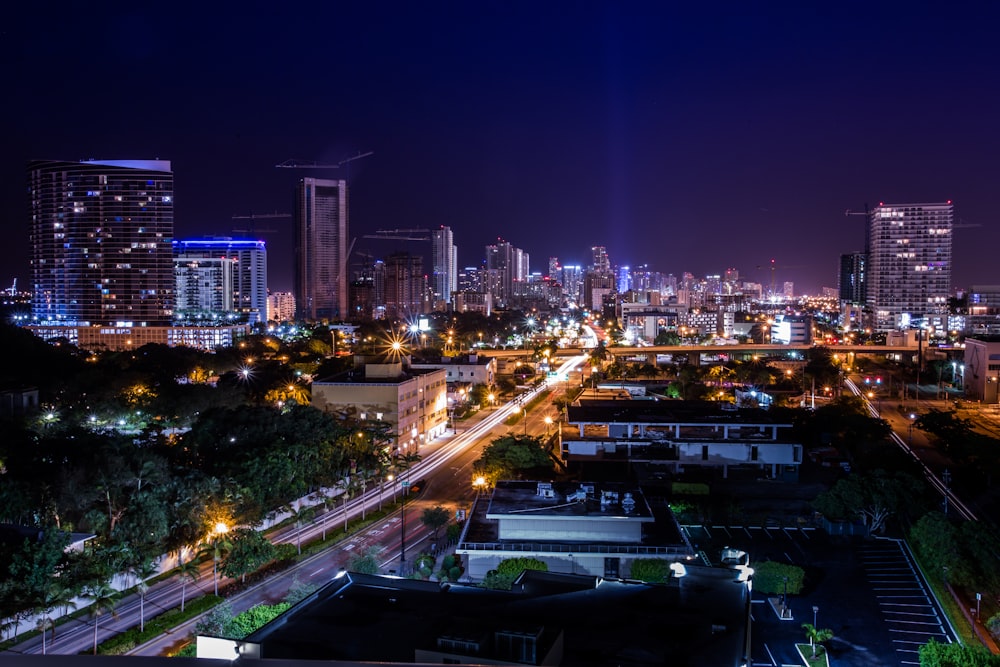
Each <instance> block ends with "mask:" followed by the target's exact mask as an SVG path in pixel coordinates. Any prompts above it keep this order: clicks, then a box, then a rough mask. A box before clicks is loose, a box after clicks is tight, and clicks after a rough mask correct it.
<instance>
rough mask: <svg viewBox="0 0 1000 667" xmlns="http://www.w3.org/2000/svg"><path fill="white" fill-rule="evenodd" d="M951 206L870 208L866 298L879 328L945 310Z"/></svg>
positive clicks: (917, 321)
mask: <svg viewBox="0 0 1000 667" xmlns="http://www.w3.org/2000/svg"><path fill="white" fill-rule="evenodd" d="M953 216H954V207H953V205H952V203H951V202H950V201H948V202H943V203H931V204H879V205H878V206H876V207H874V208H873V209H872V210H871V211H870V212H869V228H870V229H869V238H870V242H869V243H870V247H869V255H868V274H867V281H868V285H867V302H868V307H869V309H870V311H871V314H872V317H873V319H874V321H873V325H874V328H875V329H876V330H878V331H891V330H894V329H907V328H911V327H919V326H922V324H923V323H924V321H926V320H927V318H928V317H931V316H934V315H939V314H942V313H946V312H947V306H948V297H949V296H950V294H951V252H952V224H953Z"/></svg>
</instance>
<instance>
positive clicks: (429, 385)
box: [311, 360, 448, 454]
mask: <svg viewBox="0 0 1000 667" xmlns="http://www.w3.org/2000/svg"><path fill="white" fill-rule="evenodd" d="M311 404H312V406H313V407H315V408H318V409H320V410H323V411H324V412H334V413H338V414H341V415H343V416H351V417H354V418H357V419H362V420H364V419H370V420H376V421H382V422H387V423H388V424H389V425H390V431H389V432H390V433H391V434H392V435H393V436H394V437H395V438H396V442H395V443H394V444H395V447H396V449H397V450H398V452H399V453H400V454H405V453H415V452H417V451H419V449H420V446H421V445H422V444H423V443H425V442H428V441H430V440H433V439H435V438H437V437H440V436H441V435H444V433H445V429H446V428H447V423H448V396H447V382H446V373H445V371H444V370H443V369H426V370H418V369H414V368H412V367H409V366H406V365H404V363H403V361H402V360H399V361H385V362H383V363H362V364H360V365H359V366H357V367H355V368H353V369H351V370H349V371H345V372H344V373H340V374H338V375H334V376H331V377H329V378H325V379H322V380H317V381H315V382H313V384H312V402H311Z"/></svg>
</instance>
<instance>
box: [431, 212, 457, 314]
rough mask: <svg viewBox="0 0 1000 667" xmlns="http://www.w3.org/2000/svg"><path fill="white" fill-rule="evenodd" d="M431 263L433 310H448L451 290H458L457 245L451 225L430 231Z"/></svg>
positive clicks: (450, 301)
mask: <svg viewBox="0 0 1000 667" xmlns="http://www.w3.org/2000/svg"><path fill="white" fill-rule="evenodd" d="M431 264H432V265H433V277H432V280H433V282H432V288H433V290H434V297H433V298H434V304H433V308H434V310H448V309H449V308H450V307H451V303H452V292H456V291H458V247H457V246H456V245H455V243H454V238H453V235H452V233H451V227H444V226H442V227H441V228H440V229H435V230H434V231H432V232H431Z"/></svg>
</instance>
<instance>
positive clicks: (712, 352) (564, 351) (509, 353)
mask: <svg viewBox="0 0 1000 667" xmlns="http://www.w3.org/2000/svg"><path fill="white" fill-rule="evenodd" d="M815 347H821V346H817V345H811V344H810V345H807V344H794V345H782V344H779V343H744V344H738V345H652V346H642V347H638V346H627V347H626V346H615V347H611V346H609V347H607V348H605V349H606V350H607V353H608V354H609V355H611V356H612V357H614V358H619V357H646V359H647V360H648V361H649V362H650V363H653V364H655V363H656V357H657V356H658V355H667V354H669V355H671V356H677V355H686V356H687V357H688V358H689V360H690V361H691V363H700V361H701V357H703V356H717V355H720V354H725V355H727V356H729V357H731V358H734V359H752V358H754V357H789V356H792V355H793V354H794V356H797V357H799V358H804V357H805V355H806V353H807V352H808V351H809V350H811V349H813V348H815ZM825 347H826V348H827V349H828V350H830V352H831V353H833V354H842V355H847V354H854V355H878V356H886V355H892V354H903V355H915V354H918V353H919V348H918V346H917V345H916V344H913V345H828V346H825ZM932 350H933V351H938V352H939V351H940V348H927V347H925V348H924V354H928V352H929V351H932ZM591 351H592V348H591V349H586V348H579V347H568V348H560V349H559V350H557V351H556V355H557V356H561V357H562V356H567V357H572V356H577V355H580V354H589V353H590V352H591ZM947 353H948V354H949V356H951V357H954V358H961V357H962V355H963V353H964V350H963V349H961V348H947ZM479 354H482V355H483V356H487V357H497V358H513V359H523V358H526V357H530V356H531V355H532V354H533V351H532V350H530V349H527V350H525V349H516V350H489V349H483V350H480V351H479Z"/></svg>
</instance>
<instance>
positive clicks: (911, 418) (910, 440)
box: [907, 412, 917, 447]
mask: <svg viewBox="0 0 1000 667" xmlns="http://www.w3.org/2000/svg"><path fill="white" fill-rule="evenodd" d="M916 418H917V415H915V414H914V413H912V412H911V413H910V436H909V439H908V441H907V444H908V445H909V446H911V447H912V446H913V422H914V420H915V419H916Z"/></svg>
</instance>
